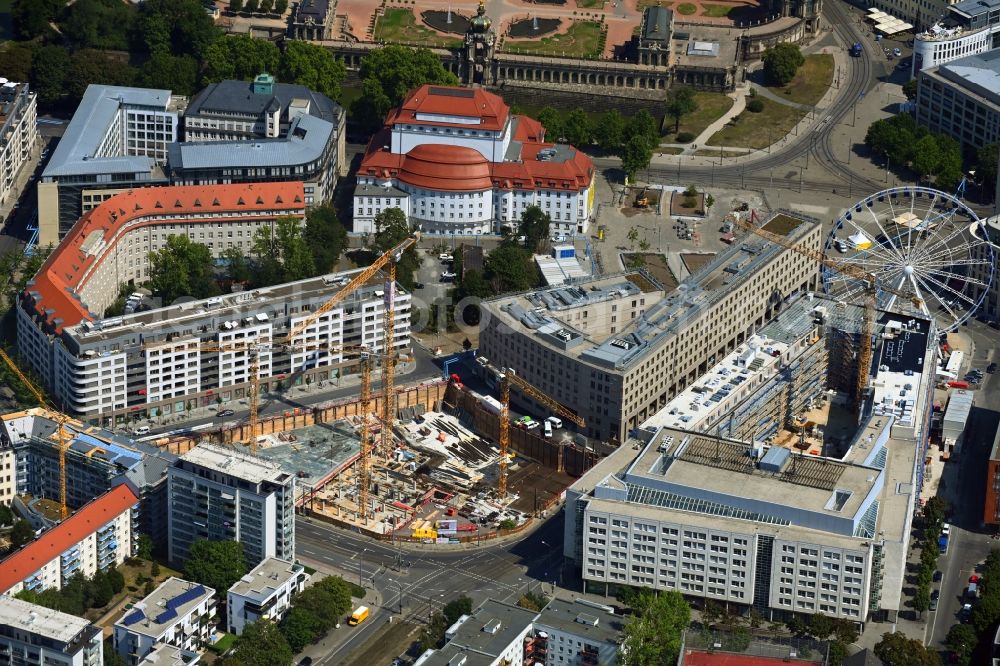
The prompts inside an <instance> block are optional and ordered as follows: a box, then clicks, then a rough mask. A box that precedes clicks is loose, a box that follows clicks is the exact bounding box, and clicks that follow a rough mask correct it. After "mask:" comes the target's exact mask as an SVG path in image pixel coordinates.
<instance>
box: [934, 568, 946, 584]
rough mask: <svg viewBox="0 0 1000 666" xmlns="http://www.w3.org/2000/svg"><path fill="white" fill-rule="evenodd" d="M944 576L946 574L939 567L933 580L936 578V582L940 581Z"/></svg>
mask: <svg viewBox="0 0 1000 666" xmlns="http://www.w3.org/2000/svg"><path fill="white" fill-rule="evenodd" d="M943 577H944V576H943V575H942V573H941V570H940V569H939V570H937V571H935V572H934V577H933V580H934V582H935V583H940V582H941V579H942V578H943Z"/></svg>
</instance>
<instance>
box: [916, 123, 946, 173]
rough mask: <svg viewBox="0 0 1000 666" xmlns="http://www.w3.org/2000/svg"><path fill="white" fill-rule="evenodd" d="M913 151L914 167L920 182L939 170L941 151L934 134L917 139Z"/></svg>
mask: <svg viewBox="0 0 1000 666" xmlns="http://www.w3.org/2000/svg"><path fill="white" fill-rule="evenodd" d="M913 153H914V154H913V169H914V170H915V171H916V172H917V181H918V182H919V181H921V180H923V179H924V178H925V177H927V176H930V175H931V174H934V173H936V172H937V169H938V165H939V164H940V162H941V151H940V150H939V149H938V143H937V141H935V139H934V137H933V136H931V135H930V134H928V135H926V136H924V137H923V138H922V139H920V140H919V141H917V145H916V146H915V147H914V151H913Z"/></svg>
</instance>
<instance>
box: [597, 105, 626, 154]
mask: <svg viewBox="0 0 1000 666" xmlns="http://www.w3.org/2000/svg"><path fill="white" fill-rule="evenodd" d="M594 133H595V134H596V136H595V140H596V141H597V145H598V146H600V147H601V150H605V151H607V152H611V153H613V152H617V151H618V150H619V149H620V148H621V147H622V142H624V141H625V118H623V117H622V114H621V113H619V111H618V109H611V110H610V111H608V112H607V113H605V114H604V115H603V116H602V117H601V120H600V121H599V122H597V123H596V124H595V126H594Z"/></svg>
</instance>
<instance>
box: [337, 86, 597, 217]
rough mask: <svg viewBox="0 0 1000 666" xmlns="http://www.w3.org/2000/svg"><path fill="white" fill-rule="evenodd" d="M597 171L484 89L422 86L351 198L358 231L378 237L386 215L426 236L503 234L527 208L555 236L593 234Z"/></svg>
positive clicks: (379, 137) (386, 133) (390, 122)
mask: <svg viewBox="0 0 1000 666" xmlns="http://www.w3.org/2000/svg"><path fill="white" fill-rule="evenodd" d="M594 173H595V172H594V164H593V162H592V161H591V159H590V158H589V157H588V156H587V155H585V154H583V153H582V152H580V151H579V150H577V149H576V148H574V147H573V146H568V145H565V144H557V143H551V142H546V141H545V128H544V127H542V125H541V124H540V123H539V122H538V121H537V120H534V119H532V118H528V117H526V116H518V115H513V114H511V113H510V108H509V107H508V106H507V104H505V103H504V101H503V99H501V98H500V97H499V96H498V95H495V94H493V93H490V92H487V91H485V90H482V89H480V88H461V87H451V86H434V85H425V86H421V87H420V88H417V89H416V90H414V91H412V92H411V93H410V94H409V96H408V97H407V98H406V100H405V101H404V102H403V104H402V105H401V106H400V107H399V108H398V109H396V110H394V111H392V112H391V113H390V114H389V116H388V117H387V118H386V122H385V126H384V127H383V129H382V131H381V132H379V133H377V134H376V135H375V136H374V137H373V138H372V140H371V142H370V143H369V144H368V149H367V150H366V152H365V155H364V158H363V159H362V162H361V167H360V168H359V170H358V186H357V188H356V189H355V192H354V230H355V231H359V232H369V231H373V230H374V219H375V216H376V215H378V214H379V213H380V212H381V211H383V210H385V209H386V208H391V207H396V208H400V209H402V210H403V212H405V213H406V214H407V216H408V218H409V219H410V221H411V223H412V224H414V225H417V226H419V227H420V228H421V230H422V231H423V232H424V233H428V234H448V235H450V234H458V235H477V234H498V233H500V232H501V227H504V226H511V227H513V226H516V224H517V221H518V220H519V219H520V217H521V214H522V213H523V212H524V209H525V208H527V207H528V206H538V207H540V208H541V209H542V210H544V211H545V212H546V213H548V214H549V216H550V217H551V218H552V225H551V232H552V234H553V235H561V236H567V237H568V236H574V235H577V234H585V233H587V227H588V225H589V223H590V218H591V216H592V215H593V212H594V210H593V209H594V206H593V200H594Z"/></svg>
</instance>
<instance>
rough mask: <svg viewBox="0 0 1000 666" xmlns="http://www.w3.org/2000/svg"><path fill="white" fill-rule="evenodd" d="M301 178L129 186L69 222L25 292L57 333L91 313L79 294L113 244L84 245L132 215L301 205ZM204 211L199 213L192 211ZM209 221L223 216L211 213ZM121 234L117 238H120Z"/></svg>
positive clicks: (106, 236) (108, 236)
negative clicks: (71, 222) (67, 228)
mask: <svg viewBox="0 0 1000 666" xmlns="http://www.w3.org/2000/svg"><path fill="white" fill-rule="evenodd" d="M304 199H305V194H304V189H303V186H302V183H300V182H285V183H245V184H239V185H211V186H172V187H145V188H137V189H134V190H128V191H127V192H122V193H121V194H118V195H115V196H113V197H111V198H110V199H108V200H107V201H105V202H103V203H102V204H100V205H99V206H97V207H96V208H94V209H93V210H91V211H90V212H88V213H87V214H86V215H84V216H83V217H82V218H80V220H79V221H78V222H77V223H76V224H75V225H73V228H72V229H71V230H70V231H69V233H68V234H66V237H65V238H63V240H62V242H61V243H60V244H59V246H58V247H57V248H56V249H55V251H54V252H53V253H52V254H51V255H50V256H49V258H48V260H47V261H46V262H45V264H44V265H43V266H42V269H41V270H40V271H39V272H38V275H36V276H35V279H34V281H33V282H31V283H29V285H28V288H27V289H26V290H25V292H26V293H27V294H29V295H31V296H32V298H33V300H34V308H35V311H36V312H37V313H38V314H39V315H42V316H43V317H44V318H45V320H46V322H47V323H49V324H50V325H52V326H53V327H54V329H55V332H56V333H57V334H58V333H61V332H62V329H63V327H64V326H75V325H76V324H79V323H80V322H81V321H84V320H92V319H93V316H92V315H91V313H90V312H89V311H88V310H87V308H86V306H85V305H84V304H83V303H82V302H81V301H80V300H79V298H78V294H79V293H80V292H81V291H82V290H83V286H84V284H85V283H86V281H87V279H88V278H89V277H90V276H91V275H92V274H93V269H94V268H96V267H97V266H98V265H99V264H100V263H101V261H102V260H103V259H104V257H107V256H110V255H113V254H114V253H112V252H109V250H111V249H113V247H114V244H109V245H106V246H104V247H101V248H100V250H99V254H92V253H91V252H87V251H85V249H84V248H87V249H90V248H91V247H93V246H94V245H98V246H100V244H99V243H97V241H99V240H102V239H103V240H102V242H105V243H110V241H111V240H112V239H114V237H115V234H117V233H118V232H119V231H120V230H121V229H122V227H124V226H125V225H126V224H128V223H129V222H131V221H132V220H134V219H135V218H137V217H152V216H155V215H157V214H159V215H178V214H181V215H191V216H192V217H190V218H186V219H171V220H169V223H170V224H192V223H198V222H205V221H206V218H209V217H211V215H212V214H214V213H220V212H222V213H231V214H232V216H233V217H236V216H241V215H243V214H245V213H246V212H247V211H261V210H263V211H268V210H287V209H299V210H301V211H304V210H305V203H304ZM200 212H204V213H205V215H204V216H198V215H197V214H198V213H200ZM211 221H212V222H219V221H222V220H220V219H219V218H213V219H212V220H211ZM155 224H160V221H159V220H158V219H156V218H155V217H154V218H153V219H149V220H146V221H144V222H141V223H138V224H135V225H134V226H133V227H132V229H131V230H130V231H134V230H138V229H141V228H142V227H146V226H150V225H155ZM124 238H125V236H121V237H119V238H118V239H117V241H116V242H121V241H122V240H123V239H124Z"/></svg>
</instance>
